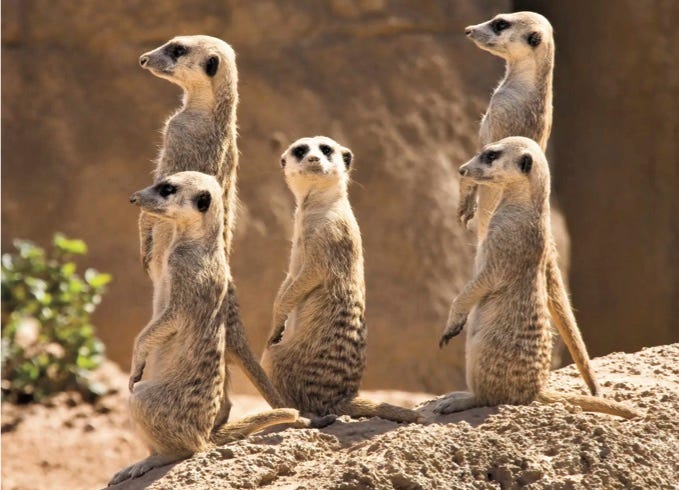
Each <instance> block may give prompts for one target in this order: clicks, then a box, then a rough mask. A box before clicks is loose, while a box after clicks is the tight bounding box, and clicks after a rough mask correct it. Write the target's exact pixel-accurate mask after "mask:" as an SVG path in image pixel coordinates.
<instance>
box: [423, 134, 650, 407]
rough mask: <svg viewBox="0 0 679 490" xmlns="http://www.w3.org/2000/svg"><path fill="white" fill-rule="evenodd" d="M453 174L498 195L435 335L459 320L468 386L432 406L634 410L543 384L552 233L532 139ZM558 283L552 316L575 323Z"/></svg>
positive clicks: (544, 170) (545, 178)
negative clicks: (466, 277) (469, 275)
mask: <svg viewBox="0 0 679 490" xmlns="http://www.w3.org/2000/svg"><path fill="white" fill-rule="evenodd" d="M460 174H461V175H463V176H465V177H467V178H469V179H471V180H472V181H473V182H475V183H477V184H480V185H481V184H482V185H484V186H492V187H495V188H497V189H498V191H499V193H500V195H501V196H502V197H501V199H500V202H499V203H498V206H497V209H496V210H495V212H494V213H493V215H492V217H491V219H490V222H489V226H488V234H487V236H486V239H485V240H484V241H483V243H482V244H481V249H480V251H479V254H480V258H481V261H480V264H479V267H478V269H477V271H476V273H475V276H474V278H473V279H472V280H471V281H470V282H469V283H468V284H467V285H466V286H465V287H464V289H463V290H462V292H461V293H460V294H459V295H458V296H457V297H456V298H455V300H454V301H453V303H452V305H451V308H450V313H449V317H448V322H447V325H446V328H445V330H444V332H443V336H442V338H441V341H440V342H439V345H440V346H441V347H443V346H444V345H445V344H447V343H448V341H449V340H450V339H451V338H452V337H454V336H455V335H457V334H459V333H460V332H461V331H462V328H463V327H464V326H465V325H467V341H466V378H467V386H468V388H469V392H456V393H451V394H449V395H448V396H446V397H444V398H443V399H442V400H440V401H439V402H438V404H437V406H436V408H435V411H437V412H439V413H450V412H455V411H461V410H466V409H469V408H472V407H477V406H488V405H498V404H503V403H508V404H527V403H530V402H532V401H534V400H539V401H542V402H548V403H551V402H556V401H564V402H568V403H571V404H574V405H578V406H580V407H582V408H583V409H584V410H589V411H596V412H604V413H609V414H613V415H619V416H621V417H625V418H632V417H635V416H638V415H640V413H639V412H638V411H637V410H635V409H633V408H630V407H627V406H625V405H623V404H621V403H617V402H614V401H611V400H605V399H603V398H599V397H594V396H588V395H587V396H585V395H571V394H566V393H558V392H549V391H546V389H545V387H546V384H547V380H548V378H549V367H550V355H551V348H552V337H551V329H550V324H549V317H550V308H549V305H548V303H549V299H548V284H547V267H548V261H549V258H550V254H551V248H552V242H553V238H552V234H551V223H550V221H551V219H550V206H549V193H550V174H549V166H548V164H547V159H546V158H545V156H544V153H543V152H542V149H541V148H540V146H539V145H538V144H537V143H536V142H535V141H533V140H531V139H528V138H524V137H510V138H505V139H502V140H500V141H498V142H496V143H492V144H490V145H487V146H485V147H484V148H483V151H482V152H481V153H480V154H478V155H476V156H475V157H474V158H472V159H471V160H470V161H468V162H467V163H466V164H464V165H462V166H461V167H460ZM560 279H561V277H560V276H555V280H556V281H560ZM559 287H560V290H559V291H558V294H559V295H560V297H561V301H562V302H563V303H564V304H566V305H567V306H568V308H567V309H564V310H559V311H558V312H557V313H558V314H559V315H561V318H559V319H558V320H557V321H558V322H559V323H560V324H562V325H564V326H566V328H568V329H570V330H577V329H578V326H577V324H576V321H575V316H574V315H573V312H572V309H571V307H570V303H569V302H568V296H567V295H566V292H565V289H564V287H563V283H559ZM474 306H476V308H475V309H474V311H473V312H472V313H471V315H470V311H471V309H472V307H474ZM468 317H469V318H468ZM572 336H575V334H573V335H572Z"/></svg>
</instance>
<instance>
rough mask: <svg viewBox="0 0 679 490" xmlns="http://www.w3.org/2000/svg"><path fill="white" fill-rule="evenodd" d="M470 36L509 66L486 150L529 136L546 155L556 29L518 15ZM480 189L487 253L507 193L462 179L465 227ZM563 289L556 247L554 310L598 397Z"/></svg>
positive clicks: (484, 137)
mask: <svg viewBox="0 0 679 490" xmlns="http://www.w3.org/2000/svg"><path fill="white" fill-rule="evenodd" d="M465 33H466V34H467V36H468V37H469V38H470V39H471V40H472V41H474V43H475V44H476V45H477V46H478V47H479V48H481V49H483V50H485V51H488V52H490V53H491V54H494V55H495V56H499V57H501V58H503V59H505V60H506V63H507V66H506V73H505V77H504V78H503V79H502V81H501V82H500V85H499V86H498V87H497V88H496V89H495V92H494V93H493V96H492V97H491V99H490V104H489V105H488V110H487V111H486V114H485V115H484V116H483V119H482V121H481V129H480V132H479V137H480V142H481V146H485V145H487V144H489V143H492V142H494V141H498V140H500V139H502V138H506V137H509V136H524V137H526V138H531V139H532V140H534V141H536V142H537V143H538V145H539V146H540V148H541V149H542V151H543V152H544V151H545V150H546V147H547V140H548V139H549V135H550V133H551V131H552V78H553V71H554V35H553V31H552V25H551V24H550V23H549V21H548V20H547V19H546V18H545V17H543V16H542V15H540V14H536V13H534V12H516V13H513V14H500V15H497V16H495V17H494V18H493V19H491V20H489V21H487V22H484V23H482V24H478V25H474V26H469V27H467V28H466V29H465ZM477 188H478V213H477V214H478V216H477V225H476V226H477V237H478V242H477V246H478V247H479V249H481V245H482V242H483V240H484V239H485V236H486V231H487V228H488V222H489V221H490V219H491V216H492V214H493V211H494V210H495V207H496V206H497V204H498V203H499V202H500V198H501V195H502V191H501V190H500V189H498V188H497V187H492V186H487V185H484V184H473V183H470V182H469V179H466V178H464V177H462V178H461V180H460V202H459V205H458V216H459V217H460V220H461V221H462V222H463V223H464V224H467V223H468V222H469V220H471V219H472V218H473V217H474V214H475V213H476V194H477ZM480 261H482V258H481V257H480V255H479V253H478V252H477V256H476V262H477V264H476V266H477V267H478V262H480ZM563 283H564V281H563V278H562V276H561V271H560V270H559V267H558V253H557V249H556V246H555V245H554V244H551V245H550V254H549V257H548V260H547V291H548V294H549V309H550V310H551V311H552V314H553V317H554V321H555V324H556V327H557V329H558V331H559V334H560V335H561V337H562V339H563V341H564V343H565V344H566V347H567V348H568V351H569V352H570V354H571V356H572V357H573V360H574V361H575V363H576V365H577V367H578V369H579V371H580V373H581V374H582V376H583V378H584V379H585V381H586V383H587V385H588V386H589V389H590V392H591V393H592V394H594V395H598V394H599V393H600V388H599V385H598V383H597V381H596V379H595V376H594V372H593V370H592V368H591V365H590V362H589V355H588V354H587V349H586V348H585V343H584V342H583V340H582V337H581V335H580V332H579V331H578V330H573V329H569V328H568V325H565V324H562V323H560V322H559V319H560V318H563V317H564V315H565V314H566V312H568V311H570V304H569V303H568V297H567V295H566V293H565V291H564V288H563Z"/></svg>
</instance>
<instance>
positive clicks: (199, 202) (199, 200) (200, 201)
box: [193, 191, 212, 213]
mask: <svg viewBox="0 0 679 490" xmlns="http://www.w3.org/2000/svg"><path fill="white" fill-rule="evenodd" d="M193 202H194V203H195V204H196V209H198V211H200V212H201V213H205V212H206V211H207V210H208V209H210V203H211V202H212V196H211V195H210V193H209V192H208V191H204V192H201V193H200V194H198V195H197V196H196V197H194V198H193Z"/></svg>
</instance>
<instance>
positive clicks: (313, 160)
mask: <svg viewBox="0 0 679 490" xmlns="http://www.w3.org/2000/svg"><path fill="white" fill-rule="evenodd" d="M306 161H307V162H309V163H318V162H320V161H321V159H320V158H318V157H317V156H316V155H310V156H309V158H307V159H306Z"/></svg>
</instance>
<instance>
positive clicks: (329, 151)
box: [318, 145, 334, 157]
mask: <svg viewBox="0 0 679 490" xmlns="http://www.w3.org/2000/svg"><path fill="white" fill-rule="evenodd" d="M318 147H319V148H320V149H321V153H323V154H324V155H325V156H326V157H329V156H330V155H332V152H333V151H334V150H333V149H332V147H331V146H328V145H319V146H318Z"/></svg>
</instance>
